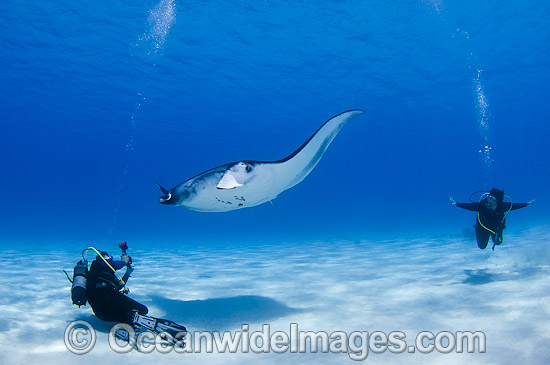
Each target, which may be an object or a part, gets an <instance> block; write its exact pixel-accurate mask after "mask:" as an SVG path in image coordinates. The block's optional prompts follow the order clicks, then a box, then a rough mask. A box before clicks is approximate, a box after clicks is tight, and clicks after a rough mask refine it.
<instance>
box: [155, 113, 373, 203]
mask: <svg viewBox="0 0 550 365" xmlns="http://www.w3.org/2000/svg"><path fill="white" fill-rule="evenodd" d="M361 113H363V111H362V110H359V109H354V110H349V111H346V112H343V113H341V114H338V115H336V116H334V117H332V118H331V119H330V120H328V121H327V122H326V123H325V124H323V125H322V126H321V128H319V129H318V130H317V131H316V132H315V133H314V134H313V135H312V136H311V137H310V138H309V139H308V140H307V141H306V142H305V143H304V144H303V145H302V146H301V147H300V148H298V149H297V150H296V151H295V152H294V153H292V154H291V155H290V156H288V157H286V158H284V159H282V160H279V161H272V162H264V161H251V160H245V161H239V162H232V163H228V164H225V165H222V166H219V167H216V168H213V169H210V170H208V171H205V172H203V173H202V174H199V175H197V176H195V177H192V178H190V179H189V180H186V181H184V182H182V183H181V184H179V185H177V186H175V187H174V188H172V189H170V190H167V189H165V188H163V187H162V186H160V185H159V187H160V189H161V190H162V192H163V194H164V196H162V197H160V198H159V202H160V203H162V204H168V205H181V206H184V207H186V208H188V209H191V210H196V211H200V212H227V211H230V210H235V209H241V208H248V207H253V206H256V205H259V204H262V203H265V202H268V201H270V200H273V199H275V198H276V197H277V195H279V194H280V193H282V192H283V191H285V190H287V189H289V188H291V187H293V186H294V185H296V184H298V183H299V182H300V181H302V180H303V179H305V177H306V176H307V175H308V174H309V173H310V172H311V171H312V170H313V168H314V167H315V166H316V165H317V163H318V162H319V160H321V157H323V154H324V153H325V151H326V150H327V148H328V146H329V145H330V143H331V142H332V140H333V139H334V137H336V135H337V134H338V132H340V130H341V129H342V128H343V127H344V126H345V125H346V123H347V122H349V121H350V120H351V119H352V118H354V117H355V116H357V115H359V114H361Z"/></svg>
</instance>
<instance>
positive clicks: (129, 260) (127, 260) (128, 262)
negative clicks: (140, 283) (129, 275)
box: [120, 253, 132, 265]
mask: <svg viewBox="0 0 550 365" xmlns="http://www.w3.org/2000/svg"><path fill="white" fill-rule="evenodd" d="M120 261H124V262H125V263H126V265H131V264H132V258H131V257H130V256H128V255H127V254H125V253H124V254H122V255H121V256H120Z"/></svg>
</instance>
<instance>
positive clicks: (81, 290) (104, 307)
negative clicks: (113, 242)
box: [65, 242, 187, 350]
mask: <svg viewBox="0 0 550 365" xmlns="http://www.w3.org/2000/svg"><path fill="white" fill-rule="evenodd" d="M119 248H120V249H121V250H122V255H121V257H120V260H114V259H113V257H112V256H110V255H109V254H108V253H107V252H106V251H98V250H97V249H95V248H94V247H88V248H86V249H84V250H83V251H82V258H83V260H81V261H79V262H78V263H77V264H76V266H75V267H74V271H73V280H71V279H70V278H69V275H68V274H67V272H65V274H66V275H67V278H68V279H69V281H71V283H72V287H71V299H72V301H73V304H76V305H78V307H80V306H82V305H86V302H88V303H90V306H91V307H92V310H93V312H94V314H95V315H96V317H97V318H99V319H101V320H103V321H106V322H119V323H124V324H127V325H130V326H131V327H132V328H133V329H134V332H137V333H141V332H144V331H150V332H153V333H154V334H158V335H161V338H162V339H163V340H166V341H168V343H170V344H171V345H176V344H177V345H181V346H183V345H184V343H183V341H182V339H183V338H184V337H185V335H186V333H187V330H186V328H185V327H184V326H182V325H179V324H177V323H175V322H172V321H169V320H166V319H160V318H155V317H150V316H147V315H146V314H147V313H148V312H149V310H148V309H147V307H146V306H144V305H143V304H141V303H139V302H137V301H135V300H133V299H131V298H129V297H128V296H127V294H128V293H129V291H130V290H129V289H128V288H127V287H126V283H127V282H128V279H129V278H130V275H131V274H132V271H133V270H134V266H133V264H132V258H131V257H130V256H129V255H128V254H127V253H126V250H127V249H128V245H127V244H126V242H122V243H120V244H119ZM89 251H94V252H95V253H96V254H97V256H96V257H95V259H94V260H93V261H92V263H91V265H90V268H89V269H88V260H87V254H88V252H89ZM124 267H126V272H125V273H124V275H123V276H122V277H120V276H119V275H118V273H117V270H120V269H123V268H124ZM115 336H116V337H117V338H119V339H122V340H124V341H127V342H130V341H131V340H132V339H131V338H130V333H129V332H128V331H126V330H121V329H119V330H118V331H116V333H115ZM134 345H135V343H134ZM134 347H136V346H134ZM136 348H137V347H136ZM138 350H139V349H138Z"/></svg>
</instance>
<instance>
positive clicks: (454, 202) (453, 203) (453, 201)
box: [449, 196, 456, 205]
mask: <svg viewBox="0 0 550 365" xmlns="http://www.w3.org/2000/svg"><path fill="white" fill-rule="evenodd" d="M449 200H451V204H452V205H456V201H455V200H454V199H453V197H452V196H449Z"/></svg>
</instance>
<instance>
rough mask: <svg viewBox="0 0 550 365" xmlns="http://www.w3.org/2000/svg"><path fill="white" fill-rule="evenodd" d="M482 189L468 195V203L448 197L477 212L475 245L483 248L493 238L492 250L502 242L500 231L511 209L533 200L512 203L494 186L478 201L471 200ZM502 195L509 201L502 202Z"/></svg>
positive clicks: (453, 201) (463, 207) (462, 206)
mask: <svg viewBox="0 0 550 365" xmlns="http://www.w3.org/2000/svg"><path fill="white" fill-rule="evenodd" d="M481 192H482V191H476V192H475V193H473V194H472V195H470V199H469V200H470V203H457V202H456V201H455V200H454V199H453V197H452V196H451V197H449V198H450V200H451V204H453V205H454V206H457V207H459V208H462V209H466V210H471V211H474V212H477V220H476V224H474V228H475V232H476V239H477V245H478V247H479V248H480V249H482V250H483V249H485V248H486V247H487V244H488V243H489V237H491V238H492V240H493V247H492V249H493V251H494V250H495V245H500V244H501V243H502V240H503V237H502V233H503V231H504V229H505V228H506V216H507V215H508V213H509V212H510V211H512V210H516V209H520V208H525V207H526V206H528V205H529V204H531V203H532V202H534V201H535V200H534V199H533V200H531V201H530V202H528V203H513V202H512V199H511V198H510V197H509V196H508V195H505V194H504V191H503V190H499V189H496V188H493V189H491V191H488V192H483V194H482V195H481V198H480V201H479V202H473V201H472V200H471V198H472V196H473V195H474V194H476V193H481ZM504 197H507V198H508V199H510V201H509V202H504Z"/></svg>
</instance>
